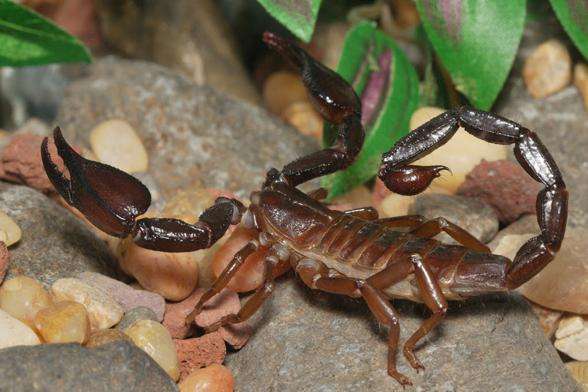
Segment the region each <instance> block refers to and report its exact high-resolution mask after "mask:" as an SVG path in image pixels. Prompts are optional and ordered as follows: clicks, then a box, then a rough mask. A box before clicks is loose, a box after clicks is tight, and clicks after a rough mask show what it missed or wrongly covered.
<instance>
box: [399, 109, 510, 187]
mask: <svg viewBox="0 0 588 392" xmlns="http://www.w3.org/2000/svg"><path fill="white" fill-rule="evenodd" d="M444 112H445V110H443V109H440V108H436V107H422V108H420V109H418V110H416V111H415V112H414V114H413V115H412V117H411V119H410V129H412V130H414V129H415V128H417V127H419V126H420V125H422V124H424V123H425V122H426V121H428V120H430V119H432V118H433V117H436V116H438V115H439V114H441V113H444ZM507 154H508V147H507V146H504V145H498V144H492V143H488V142H486V141H484V140H481V139H478V138H477V137H475V136H472V135H471V134H469V133H467V132H466V131H465V130H464V129H463V128H459V129H458V130H457V132H456V133H455V135H453V137H452V138H451V139H450V140H449V141H448V142H447V143H445V144H444V145H442V146H441V147H439V148H438V149H436V150H434V151H433V152H431V153H430V154H428V155H426V156H424V157H422V158H421V159H419V160H418V161H416V162H415V163H414V164H415V165H421V166H432V165H444V166H447V167H448V168H449V169H451V173H448V172H445V171H444V172H442V173H441V177H439V178H437V179H435V180H434V182H433V184H434V185H435V186H437V187H440V188H444V189H446V190H448V191H449V192H450V193H455V192H456V191H457V188H458V187H459V186H460V185H461V184H462V183H463V182H464V181H465V177H466V175H467V174H468V173H469V172H470V171H472V169H473V168H474V167H476V165H477V164H479V163H480V162H481V161H482V159H485V160H487V161H496V160H499V159H506V157H507Z"/></svg>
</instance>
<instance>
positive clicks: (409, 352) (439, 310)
mask: <svg viewBox="0 0 588 392" xmlns="http://www.w3.org/2000/svg"><path fill="white" fill-rule="evenodd" d="M411 260H412V264H413V266H414V274H415V278H416V282H417V285H418V287H419V290H420V293H421V298H422V299H423V302H424V303H425V305H427V307H428V308H429V309H431V311H432V312H433V314H432V315H431V317H429V318H428V319H426V320H425V321H424V322H423V324H422V325H421V326H420V327H419V329H417V330H416V331H415V332H414V333H413V334H412V335H411V336H410V337H409V338H408V340H407V341H406V343H405V344H404V350H403V351H404V356H405V357H406V360H407V361H408V362H409V363H410V365H411V366H412V367H413V368H415V369H416V370H417V371H418V370H419V369H424V366H423V365H422V364H421V363H420V362H419V360H418V359H417V358H416V356H415V354H414V348H415V346H416V344H417V343H418V341H419V340H420V339H421V338H423V337H424V336H425V335H427V334H428V333H429V332H430V331H431V330H432V329H433V328H435V327H436V326H437V325H438V324H439V323H440V322H441V321H442V320H443V318H444V317H445V313H446V312H447V300H446V299H445V296H444V295H443V293H442V292H441V288H440V287H439V283H438V282H437V281H436V280H435V276H434V275H433V273H432V272H431V270H430V269H429V267H428V266H427V265H426V264H425V263H424V261H423V258H422V257H421V256H420V255H412V257H411Z"/></svg>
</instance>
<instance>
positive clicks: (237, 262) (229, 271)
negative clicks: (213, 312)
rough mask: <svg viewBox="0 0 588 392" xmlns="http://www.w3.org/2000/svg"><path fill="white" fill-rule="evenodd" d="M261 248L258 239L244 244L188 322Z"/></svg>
mask: <svg viewBox="0 0 588 392" xmlns="http://www.w3.org/2000/svg"><path fill="white" fill-rule="evenodd" d="M258 249H259V242H258V241H257V240H251V241H249V242H248V243H247V244H246V245H245V246H243V247H242V248H241V249H240V250H239V251H238V252H237V253H235V256H233V259H232V260H231V262H230V263H229V264H228V265H227V266H226V267H225V269H224V271H223V272H222V273H221V274H220V276H219V277H218V278H217V279H216V281H215V282H214V283H213V284H212V287H211V288H209V289H208V290H207V291H206V292H205V293H204V294H203V295H202V297H200V300H199V301H198V303H197V304H196V306H195V307H194V310H193V311H192V312H191V313H190V314H189V315H188V316H187V317H186V324H191V323H192V322H194V318H195V317H196V316H197V315H198V314H199V313H200V312H201V311H202V308H203V307H204V304H206V302H208V300H209V299H211V298H212V297H214V296H215V295H217V294H218V293H220V292H221V290H222V289H224V288H225V287H226V286H227V284H228V283H229V281H230V280H231V278H232V277H233V276H234V275H235V273H237V271H238V270H239V268H241V266H242V265H243V263H244V262H245V260H246V259H247V257H249V255H251V254H252V253H254V252H255V251H257V250H258Z"/></svg>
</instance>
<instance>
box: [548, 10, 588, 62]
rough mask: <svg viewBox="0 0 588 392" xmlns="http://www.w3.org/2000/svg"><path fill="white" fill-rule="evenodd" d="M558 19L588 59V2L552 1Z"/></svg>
mask: <svg viewBox="0 0 588 392" xmlns="http://www.w3.org/2000/svg"><path fill="white" fill-rule="evenodd" d="M550 1H551V6H552V7H553V10H554V11H555V14H556V15H557V18H558V19H559V21H560V22H561V24H562V25H563V27H564V29H565V30H566V32H567V33H568V35H569V36H570V37H571V38H572V41H574V43H575V44H576V47H577V48H578V50H580V52H581V53H582V55H583V56H584V57H585V58H586V59H588V2H586V1H579V0H550Z"/></svg>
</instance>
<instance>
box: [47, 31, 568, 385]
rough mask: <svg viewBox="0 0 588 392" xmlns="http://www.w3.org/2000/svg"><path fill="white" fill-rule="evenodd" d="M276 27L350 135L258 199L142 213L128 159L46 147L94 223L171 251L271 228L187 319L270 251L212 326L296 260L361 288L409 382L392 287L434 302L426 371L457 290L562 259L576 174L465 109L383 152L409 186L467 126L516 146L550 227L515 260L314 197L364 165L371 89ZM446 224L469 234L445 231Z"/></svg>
mask: <svg viewBox="0 0 588 392" xmlns="http://www.w3.org/2000/svg"><path fill="white" fill-rule="evenodd" d="M263 38H264V41H265V42H266V43H267V44H268V45H269V46H270V47H271V48H272V49H274V50H276V51H278V52H279V53H280V54H281V55H283V56H284V57H285V58H286V59H287V60H288V61H289V62H290V63H291V64H292V65H293V66H294V67H295V68H296V69H297V70H298V71H299V72H300V74H301V76H302V81H303V83H304V84H305V86H306V87H307V89H308V92H309V95H310V98H311V101H312V102H313V104H314V105H315V107H316V109H317V110H318V112H319V113H321V115H322V116H323V117H324V118H325V120H326V121H328V122H330V123H332V124H333V125H334V126H335V127H336V129H337V137H336V138H335V141H334V143H333V144H332V146H330V147H328V148H325V149H323V150H320V151H317V152H314V153H312V154H310V155H307V156H304V157H301V158H299V159H297V160H295V161H293V162H290V163H288V164H287V165H285V166H284V167H283V169H282V170H277V169H270V170H269V171H268V172H267V175H266V179H265V182H264V183H263V185H262V187H261V189H260V190H259V191H255V192H253V193H252V194H251V197H250V201H251V203H250V204H249V206H248V207H247V208H246V207H245V206H244V205H243V204H242V203H241V202H239V201H238V200H235V199H228V198H224V197H220V198H218V199H217V200H216V201H215V204H214V205H213V206H211V207H209V208H208V209H206V210H205V211H204V212H203V213H202V215H201V216H200V217H199V220H198V221H197V222H195V223H187V222H183V221H181V220H178V219H170V218H140V219H137V218H138V217H139V216H140V215H141V214H143V213H144V212H145V211H146V210H147V208H148V207H149V205H150V202H151V197H150V194H149V191H148V190H147V188H146V187H145V186H144V185H143V184H141V183H140V182H139V181H138V180H137V179H135V178H134V177H132V176H130V175H128V174H126V173H124V172H122V171H120V170H118V169H115V168H113V167H111V166H108V165H105V164H102V163H99V162H94V161H90V160H87V159H85V158H83V157H82V156H80V155H79V154H78V153H77V152H76V151H75V150H74V149H72V148H71V147H70V146H69V145H68V144H67V142H66V141H65V139H64V138H63V136H62V135H61V131H60V130H59V128H56V129H55V131H54V135H53V141H54V143H55V145H56V147H57V152H58V154H59V156H60V157H61V158H62V159H63V163H64V165H65V168H66V169H67V171H68V173H69V176H66V175H65V174H64V173H63V172H62V171H61V170H60V168H59V167H58V166H57V164H56V163H55V162H54V161H53V160H52V158H51V155H50V153H49V148H48V143H49V139H48V138H46V139H45V140H44V141H43V144H42V148H41V155H42V158H43V164H44V167H45V171H46V172H47V175H48V177H49V179H50V180H51V182H52V183H53V185H54V187H55V189H56V190H57V191H58V192H59V193H60V194H61V196H62V197H63V198H64V199H65V201H66V202H67V203H69V204H70V205H71V206H73V207H75V208H77V209H78V210H79V211H80V212H82V213H83V214H84V215H85V216H86V218H87V219H88V220H89V221H90V222H91V223H92V224H94V225H95V226H97V227H98V228H100V229H101V230H102V231H104V232H106V233H108V234H110V235H113V236H117V237H121V238H124V237H128V236H131V237H133V240H134V241H135V243H136V244H137V245H139V246H141V247H145V248H149V249H153V250H160V251H167V252H190V251H195V250H198V249H204V248H209V247H210V246H212V245H213V244H214V243H215V242H216V241H217V240H218V239H219V238H221V237H222V236H223V235H224V234H225V232H226V231H227V229H228V228H229V226H230V225H232V224H237V223H239V222H240V221H241V220H242V221H243V225H244V226H245V227H248V228H252V229H255V230H256V231H257V232H259V236H258V238H254V239H252V240H251V241H249V242H248V243H247V244H246V245H245V246H243V248H242V249H240V250H239V251H238V252H237V253H236V254H235V255H234V257H233V259H232V260H231V262H230V263H229V264H228V265H227V267H226V268H225V270H224V271H223V272H222V274H221V275H220V276H219V277H218V279H217V280H216V281H215V282H214V283H213V285H212V286H211V287H210V288H209V289H208V290H207V291H206V292H205V293H204V294H203V295H202V297H201V298H200V300H199V302H198V304H197V305H196V306H195V309H194V311H193V312H192V313H191V314H190V315H188V317H187V319H186V322H187V323H192V322H193V320H194V317H195V316H196V315H197V314H198V313H199V312H200V311H201V310H202V308H203V306H204V305H205V304H206V303H207V301H208V300H209V299H210V298H212V297H213V296H214V295H216V294H217V293H219V292H220V291H221V290H222V289H223V288H224V287H226V285H227V284H228V283H229V281H230V280H231V278H232V277H233V276H234V275H235V274H236V273H237V271H239V269H240V268H241V266H242V265H243V264H244V261H245V259H246V258H247V257H248V256H249V255H251V254H253V253H255V252H257V251H264V252H266V253H267V256H266V257H265V258H264V259H263V263H264V267H265V270H264V278H263V283H262V284H261V286H260V287H258V288H257V289H256V290H255V293H254V294H253V295H252V296H251V297H250V298H249V299H248V300H247V302H245V303H244V305H243V307H242V308H241V310H240V311H239V312H238V313H237V314H232V315H228V316H225V317H223V318H222V319H221V320H219V321H218V322H217V323H215V324H214V325H212V326H210V327H208V329H209V330H215V329H218V328H220V327H221V326H223V325H225V324H230V323H239V322H243V321H245V320H247V319H248V318H249V317H251V316H252V315H253V314H254V313H255V312H256V311H257V310H258V309H259V308H260V307H261V305H262V304H263V302H264V301H265V300H266V299H267V298H268V297H269V296H270V294H271V293H272V291H273V290H274V279H275V278H276V276H278V275H280V274H283V273H284V272H285V271H287V270H290V269H292V270H294V271H295V272H296V274H297V275H298V276H299V277H300V278H301V280H302V281H303V282H304V283H305V284H306V285H307V286H309V287H310V288H312V289H316V290H322V291H326V292H331V293H336V294H341V295H347V296H350V297H355V298H362V299H363V300H364V301H365V303H366V304H367V305H368V307H369V309H370V310H371V312H372V313H373V315H374V316H375V317H376V319H377V320H378V321H379V322H380V323H382V324H384V325H387V326H388V327H389V333H388V374H389V375H390V376H392V377H394V378H395V379H396V380H397V381H398V382H399V383H400V384H402V385H409V384H411V382H410V380H409V379H408V378H407V377H406V376H405V375H403V374H401V373H399V372H398V371H397V370H396V352H397V349H398V345H399V337H400V324H399V319H398V315H397V314H396V311H395V309H394V307H393V306H392V304H391V302H390V298H405V299H410V300H412V301H417V302H422V303H424V304H425V306H427V307H428V308H429V309H430V310H431V316H430V317H429V318H427V319H426V320H424V321H423V323H422V325H421V326H420V327H419V328H418V329H417V330H416V331H415V332H414V333H413V334H412V335H411V336H410V337H409V338H408V340H407V341H406V343H405V344H404V346H403V353H404V356H405V357H406V359H407V360H408V362H409V363H410V364H411V366H412V367H413V368H415V369H417V370H419V369H422V368H423V366H422V365H421V363H420V362H419V361H418V360H417V358H416V356H415V354H414V349H415V346H416V344H417V342H418V341H419V340H420V339H421V338H423V337H424V336H425V335H426V334H427V333H428V332H429V331H430V330H431V329H433V328H434V327H435V326H436V325H438V324H439V323H440V322H441V321H442V320H443V317H444V315H445V313H446V311H447V307H448V303H447V300H464V299H467V298H468V297H471V296H475V295H480V294H485V293H493V292H504V291H508V290H512V289H515V288H516V287H518V286H520V285H521V284H523V283H524V282H526V281H528V280H529V279H531V278H532V277H533V276H534V275H536V274H537V273H538V272H539V271H541V270H542V269H543V268H544V267H545V266H546V265H547V264H548V263H549V262H550V261H551V260H553V258H554V257H555V254H556V253H557V251H558V250H559V248H560V246H561V243H562V241H563V237H564V233H565V227H566V221H567V203H568V193H567V190H566V187H565V183H564V181H563V178H562V176H561V174H560V172H559V169H558V168H557V165H556V164H555V161H554V160H553V158H552V157H551V155H550V154H549V152H548V151H547V149H546V148H545V146H544V145H543V144H542V143H541V141H540V140H539V138H538V137H537V135H535V133H533V132H531V131H530V130H528V129H526V128H524V127H523V126H521V125H519V124H517V123H515V122H512V121H510V120H507V119H505V118H502V117H500V116H498V115H495V114H492V113H488V112H483V111H480V110H476V109H471V108H465V107H461V108H456V109H452V110H449V111H447V112H446V113H443V114H441V115H439V116H437V117H435V118H433V119H432V120H430V121H428V122H427V123H425V124H423V125H421V126H420V127H419V128H417V129H415V130H413V131H412V132H410V133H409V134H408V135H406V136H405V137H403V138H401V139H400V140H399V141H397V142H396V143H395V144H394V146H393V147H392V148H391V149H390V151H388V152H386V153H385V154H384V155H383V159H382V165H381V167H380V170H379V173H378V176H379V178H380V179H381V180H382V181H383V182H384V184H385V185H386V186H387V187H388V189H390V190H391V191H393V192H396V193H399V194H403V195H414V194H418V193H420V192H422V191H424V190H425V189H426V188H427V187H428V186H429V184H431V182H432V181H433V180H434V179H435V178H436V177H438V176H439V175H440V173H441V172H442V171H443V170H445V169H447V168H446V167H444V166H417V165H412V163H413V162H414V161H416V160H418V159H419V158H421V157H422V156H424V155H426V154H428V153H430V152H431V151H433V150H434V149H436V148H438V147H439V146H441V145H443V144H444V143H446V142H447V141H448V140H449V139H450V138H451V137H452V136H453V135H454V134H455V132H457V130H458V128H459V127H463V128H464V129H465V130H466V131H467V132H469V133H471V134H472V135H474V136H476V137H479V138H481V139H483V140H486V141H488V142H490V143H497V144H512V145H514V152H515V157H516V158H517V160H518V162H519V163H520V164H521V166H522V167H523V169H524V170H525V171H526V172H527V173H528V174H529V175H530V176H531V177H532V178H533V179H535V180H536V181H538V182H539V183H541V184H543V186H544V188H543V190H541V191H540V192H539V195H538V196H537V220H538V224H539V228H540V234H539V235H537V236H535V237H533V238H531V239H530V240H529V241H527V242H526V243H525V244H524V245H523V246H522V247H521V248H520V249H519V250H518V252H517V254H516V256H515V257H514V258H513V260H509V259H508V258H506V257H502V256H498V255H493V254H491V253H490V251H489V249H488V248H487V247H486V245H484V244H482V243H480V242H479V241H478V240H477V239H476V238H474V237H473V236H472V235H471V234H469V233H468V232H466V231H465V230H463V229H462V228H460V227H458V226H456V225H455V224H453V223H451V222H448V221H447V220H445V219H443V218H437V219H432V220H426V219H424V218H423V217H421V216H416V215H412V216H400V217H390V218H383V219H380V218H379V217H378V214H377V212H376V211H375V210H374V209H373V208H371V207H366V208H359V209H355V210H350V211H343V212H341V211H334V210H330V209H329V208H327V207H326V206H325V205H324V204H323V203H321V202H320V200H321V199H322V198H324V196H325V195H324V193H325V192H324V190H321V189H319V190H316V191H314V192H311V193H309V194H305V193H303V192H302V191H300V190H298V189H297V188H296V187H297V186H298V185H300V184H302V183H304V182H307V181H309V180H312V179H314V178H318V177H321V176H324V175H327V174H330V173H333V172H335V171H338V170H342V169H345V168H347V167H348V166H349V165H351V164H352V163H353V161H354V159H355V157H356V156H357V154H358V153H359V152H360V150H361V148H362V145H363V140H364V137H365V131H364V129H363V126H362V124H361V103H360V100H359V98H358V97H357V95H356V94H355V92H354V91H353V88H352V87H351V86H350V85H349V84H348V83H347V82H346V81H345V80H343V79H342V78H341V77H340V76H339V75H337V74H336V73H335V72H333V71H331V70H329V69H328V68H326V67H325V66H324V65H322V64H320V63H319V62H317V61H316V60H314V59H313V58H312V57H311V56H309V55H308V54H307V53H306V52H305V51H304V50H302V49H301V48H299V47H298V46H296V45H295V44H293V43H292V42H290V41H288V40H286V39H283V38H280V37H278V36H277V35H275V34H271V33H265V34H264V37H263ZM440 232H445V233H447V234H448V235H450V236H451V237H452V238H453V239H455V240H456V241H457V242H458V243H459V244H460V245H447V244H443V243H441V242H439V241H436V240H434V239H433V237H434V236H435V235H437V234H439V233H440Z"/></svg>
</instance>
